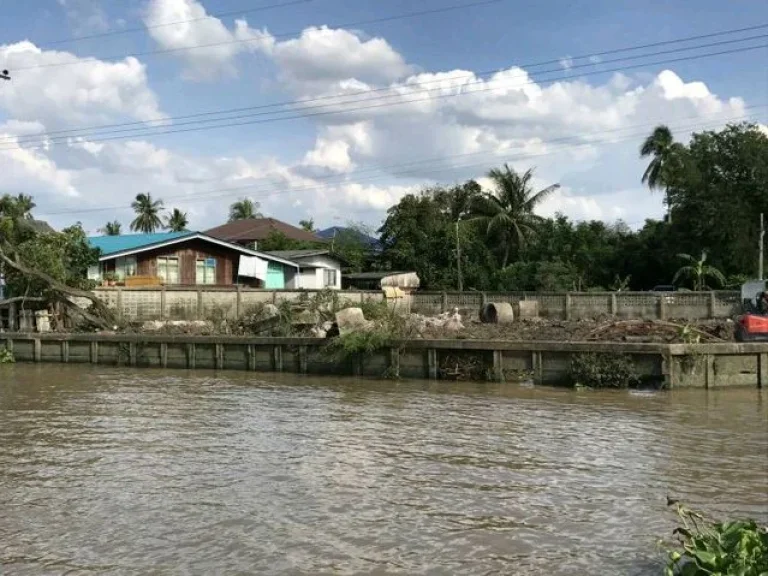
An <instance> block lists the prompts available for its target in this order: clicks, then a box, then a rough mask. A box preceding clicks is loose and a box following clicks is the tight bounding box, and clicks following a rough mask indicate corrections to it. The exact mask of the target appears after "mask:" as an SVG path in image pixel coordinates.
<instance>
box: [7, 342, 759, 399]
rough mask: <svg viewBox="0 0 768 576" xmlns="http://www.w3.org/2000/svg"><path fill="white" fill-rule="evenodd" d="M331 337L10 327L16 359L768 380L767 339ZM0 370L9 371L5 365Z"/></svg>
mask: <svg viewBox="0 0 768 576" xmlns="http://www.w3.org/2000/svg"><path fill="white" fill-rule="evenodd" d="M327 342H328V341H327V340H324V339H317V338H243V337H234V336H175V335H137V334H10V333H8V334H4V335H2V336H0V348H2V347H5V348H6V349H8V350H10V351H12V353H13V355H14V357H15V359H16V360H17V361H23V362H61V363H88V364H103V365H113V366H136V367H156V368H181V369H213V370H247V371H256V372H294V373H301V374H326V375H358V376H367V377H377V378H378V377H382V376H400V377H404V378H429V379H451V378H452V377H454V370H453V366H454V363H455V364H456V365H457V366H458V365H459V364H463V363H465V362H469V363H471V364H473V365H474V366H476V367H479V368H480V370H479V371H478V372H476V373H475V374H476V379H480V380H491V381H521V380H532V381H533V382H534V383H537V384H564V383H567V381H568V380H569V370H570V363H571V358H572V357H573V355H574V354H585V353H594V354H622V355H626V356H627V357H629V358H630V359H631V360H632V363H633V365H634V367H635V371H636V373H637V375H638V376H640V377H641V378H642V379H643V380H644V381H646V382H648V383H655V384H658V385H664V386H665V387H668V388H677V387H707V388H715V387H727V386H758V387H762V386H764V385H766V384H768V343H750V344H640V343H637V344H635V343H606V342H582V343H578V342H571V343H563V342H507V341H479V340H409V341H404V342H398V343H393V345H392V346H390V347H386V348H382V349H380V350H378V351H376V352H374V353H372V354H369V355H367V356H365V357H355V358H347V359H339V358H336V357H335V356H334V355H332V354H330V353H329V351H328V349H327ZM0 374H2V373H1V372H0Z"/></svg>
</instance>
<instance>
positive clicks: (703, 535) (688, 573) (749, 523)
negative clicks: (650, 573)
mask: <svg viewBox="0 0 768 576" xmlns="http://www.w3.org/2000/svg"><path fill="white" fill-rule="evenodd" d="M670 504H671V505H674V506H675V507H676V509H677V515H678V517H679V519H680V525H679V526H678V527H677V528H676V529H675V531H674V533H675V535H676V536H677V538H678V543H677V545H676V546H675V547H673V548H672V549H671V550H669V551H668V561H667V566H666V568H665V570H664V574H665V576H677V575H680V576H714V575H717V576H764V575H765V574H768V527H766V526H760V525H758V524H757V522H755V521H754V520H734V521H731V522H712V521H710V520H707V519H706V518H704V517H703V516H702V515H701V514H699V513H697V512H694V511H693V510H690V509H688V508H686V507H684V506H682V505H681V504H679V503H678V502H675V501H671V502H670Z"/></svg>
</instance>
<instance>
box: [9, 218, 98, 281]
mask: <svg viewBox="0 0 768 576" xmlns="http://www.w3.org/2000/svg"><path fill="white" fill-rule="evenodd" d="M14 252H15V255H16V258H17V259H18V260H21V261H22V262H24V264H25V265H26V266H27V267H30V268H34V269H35V270H42V271H44V272H45V273H46V274H47V275H48V276H50V277H52V278H53V279H54V280H57V281H58V282H61V283H62V284H65V285H67V286H70V287H73V288H77V289H81V290H89V289H91V288H93V283H92V282H91V281H89V280H88V279H87V278H88V267H89V266H93V265H95V264H96V263H98V261H99V251H98V250H97V249H94V248H92V247H91V245H90V244H89V243H88V239H87V237H86V234H85V231H84V230H83V228H82V226H81V225H80V224H79V223H78V224H76V225H74V226H70V227H69V228H65V229H64V230H62V231H61V232H55V233H52V234H51V233H46V234H35V235H32V236H30V237H28V238H26V239H25V240H24V241H23V242H21V243H19V244H18V245H17V246H16V247H15V249H14ZM6 283H7V285H8V292H9V294H11V295H13V296H22V295H26V296H51V293H50V288H51V287H50V285H49V283H48V282H45V281H43V280H41V279H39V278H34V277H30V276H28V275H24V274H20V273H19V272H17V271H15V270H12V269H8V270H7V271H6Z"/></svg>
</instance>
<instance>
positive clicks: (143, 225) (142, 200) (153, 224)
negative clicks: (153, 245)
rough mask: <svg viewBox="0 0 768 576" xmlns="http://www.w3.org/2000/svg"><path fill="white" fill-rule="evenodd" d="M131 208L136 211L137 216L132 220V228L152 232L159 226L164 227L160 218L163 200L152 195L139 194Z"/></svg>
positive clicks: (147, 232)
mask: <svg viewBox="0 0 768 576" xmlns="http://www.w3.org/2000/svg"><path fill="white" fill-rule="evenodd" d="M131 208H133V210H134V212H136V218H135V219H134V220H133V222H131V230H133V231H134V232H143V233H144V234H152V233H153V232H154V231H155V230H157V229H158V228H162V227H163V222H162V220H160V211H161V210H162V209H163V201H162V200H152V195H151V194H150V193H149V192H147V193H146V194H137V195H136V200H134V201H133V202H131Z"/></svg>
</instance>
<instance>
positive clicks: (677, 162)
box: [640, 124, 685, 221]
mask: <svg viewBox="0 0 768 576" xmlns="http://www.w3.org/2000/svg"><path fill="white" fill-rule="evenodd" d="M684 148H685V147H684V146H683V145H682V144H680V143H678V142H675V139H674V137H673V136H672V131H671V130H670V129H669V127H668V126H665V125H664V124H660V125H658V126H656V128H654V129H653V132H651V135H650V136H648V138H646V139H645V142H643V145H642V146H641V147H640V157H641V158H647V157H648V156H652V157H653V158H652V159H651V162H650V164H648V167H647V168H646V169H645V172H644V173H643V178H642V182H643V184H647V185H648V188H650V189H651V191H653V190H658V189H660V188H663V189H664V204H666V206H667V221H671V212H670V210H671V207H670V205H669V187H670V186H671V184H672V179H673V177H674V173H675V171H676V170H679V169H680V167H681V164H682V153H683V151H684Z"/></svg>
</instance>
